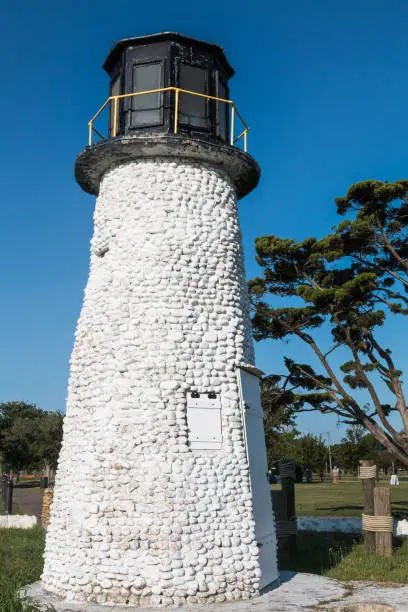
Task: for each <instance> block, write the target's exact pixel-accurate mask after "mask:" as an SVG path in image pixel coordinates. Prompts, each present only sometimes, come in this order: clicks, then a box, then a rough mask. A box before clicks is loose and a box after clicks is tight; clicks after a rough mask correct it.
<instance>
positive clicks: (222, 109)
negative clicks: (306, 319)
mask: <svg viewBox="0 0 408 612" xmlns="http://www.w3.org/2000/svg"><path fill="white" fill-rule="evenodd" d="M228 95H229V93H228V87H227V85H226V83H225V82H224V80H223V79H222V78H221V76H220V73H219V72H218V71H217V98H222V99H223V100H228ZM228 113H229V104H227V103H226V102H217V131H218V136H220V137H221V138H222V140H225V141H226V140H227V138H228V134H227V130H228Z"/></svg>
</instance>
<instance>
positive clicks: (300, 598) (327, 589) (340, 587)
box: [21, 572, 408, 612]
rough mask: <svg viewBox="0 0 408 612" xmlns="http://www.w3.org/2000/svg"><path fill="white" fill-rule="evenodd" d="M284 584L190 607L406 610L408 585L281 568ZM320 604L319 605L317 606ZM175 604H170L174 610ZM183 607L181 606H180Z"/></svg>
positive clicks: (74, 608)
mask: <svg viewBox="0 0 408 612" xmlns="http://www.w3.org/2000/svg"><path fill="white" fill-rule="evenodd" d="M280 580H281V584H280V585H279V586H278V587H277V588H268V589H266V590H265V591H264V592H263V593H262V594H261V595H259V596H258V597H255V598H253V599H250V600H247V601H235V602H227V603H221V604H211V605H208V604H207V605H205V604H203V605H201V606H195V607H187V606H186V608H184V609H187V610H188V609H189V610H197V609H200V610H205V609H207V610H209V611H211V612H230V611H234V612H235V611H236V612H253V611H254V610H256V612H310V610H311V609H316V610H319V612H328V611H332V612H335V611H336V610H337V611H338V612H341V611H343V612H406V610H407V601H408V585H382V584H375V583H366V582H345V583H343V582H339V581H337V580H332V579H330V578H325V577H323V576H316V575H314V574H294V573H292V572H281V574H280ZM21 597H22V598H27V599H29V600H31V602H32V603H34V604H36V605H37V606H38V607H39V609H40V610H41V611H42V612H46V611H49V610H55V611H56V612H80V611H81V612H82V611H83V612H117V611H118V610H126V611H129V612H152V611H153V610H155V609H156V610H158V609H163V608H138V607H136V608H135V607H128V606H101V605H95V604H92V603H80V602H75V603H73V602H69V601H62V600H60V599H58V598H57V597H55V595H50V594H47V593H45V592H44V590H43V589H42V586H41V583H40V582H36V583H35V584H32V585H30V586H28V587H25V588H24V589H22V591H21ZM315 606H318V608H315ZM170 609H171V608H167V610H170ZM177 609H178V610H180V608H177Z"/></svg>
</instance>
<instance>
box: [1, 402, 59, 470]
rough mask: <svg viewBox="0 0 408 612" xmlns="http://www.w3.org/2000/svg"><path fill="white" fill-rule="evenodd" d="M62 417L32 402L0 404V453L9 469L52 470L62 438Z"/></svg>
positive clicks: (55, 463)
mask: <svg viewBox="0 0 408 612" xmlns="http://www.w3.org/2000/svg"><path fill="white" fill-rule="evenodd" d="M62 422H63V417H62V415H61V414H60V413H58V412H47V411H45V410H41V409H40V408H38V407H37V406H35V405H34V404H26V403H25V402H7V403H3V404H0V456H1V458H2V462H3V464H4V465H5V466H7V467H8V468H9V469H10V470H12V471H19V470H22V469H44V468H51V469H55V468H56V465H57V460H58V454H59V451H60V447H61V440H62Z"/></svg>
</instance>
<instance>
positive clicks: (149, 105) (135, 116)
mask: <svg viewBox="0 0 408 612" xmlns="http://www.w3.org/2000/svg"><path fill="white" fill-rule="evenodd" d="M161 72H162V71H161V64H160V63H157V64H135V65H134V66H133V91H149V90H150V89H160V87H161V86H162V84H161ZM161 100H162V94H161V93H160V92H158V93H152V94H144V95H142V96H134V97H133V98H132V107H131V109H132V121H131V125H132V126H133V127H135V126H141V125H157V124H158V123H161V122H162V118H161V117H162V113H161V106H162V103H161Z"/></svg>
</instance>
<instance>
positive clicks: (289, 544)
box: [280, 460, 297, 560]
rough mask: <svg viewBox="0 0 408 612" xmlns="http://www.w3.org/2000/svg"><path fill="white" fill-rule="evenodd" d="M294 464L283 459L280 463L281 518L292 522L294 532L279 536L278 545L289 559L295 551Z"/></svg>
mask: <svg viewBox="0 0 408 612" xmlns="http://www.w3.org/2000/svg"><path fill="white" fill-rule="evenodd" d="M295 468H296V465H295V462H294V461H291V460H289V461H284V462H281V464H280V471H281V484H282V498H283V500H282V505H283V513H284V517H283V520H284V521H285V522H286V523H289V522H290V523H292V524H293V529H294V530H295V533H293V534H291V535H287V536H286V537H283V538H281V541H280V546H281V550H282V552H283V556H284V557H287V558H288V559H289V560H291V559H292V558H293V556H294V555H295V553H296V540H297V538H296V507H295V480H296V470H295Z"/></svg>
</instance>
